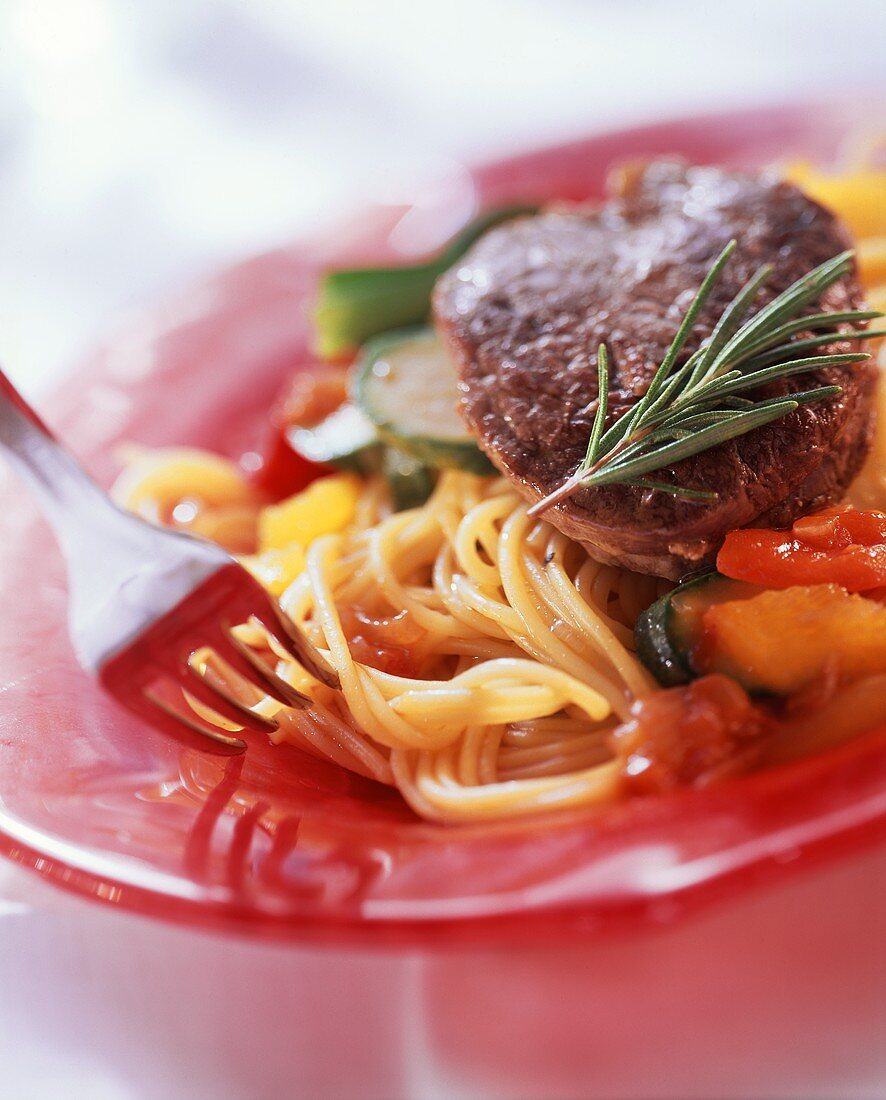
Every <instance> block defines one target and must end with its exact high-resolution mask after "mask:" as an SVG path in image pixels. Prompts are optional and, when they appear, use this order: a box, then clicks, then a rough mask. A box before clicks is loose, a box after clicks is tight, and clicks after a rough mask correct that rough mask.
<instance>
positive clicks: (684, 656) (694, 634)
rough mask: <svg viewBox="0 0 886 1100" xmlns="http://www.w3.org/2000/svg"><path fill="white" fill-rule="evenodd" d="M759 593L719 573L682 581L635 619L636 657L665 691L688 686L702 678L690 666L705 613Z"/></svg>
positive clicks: (692, 666)
mask: <svg viewBox="0 0 886 1100" xmlns="http://www.w3.org/2000/svg"><path fill="white" fill-rule="evenodd" d="M760 591H762V589H760V588H759V587H758V586H757V585H754V584H746V583H745V582H744V581H733V580H730V579H729V577H724V576H723V575H722V574H720V573H705V574H704V576H701V577H696V578H694V579H693V580H689V581H684V582H683V584H679V585H677V587H676V588H674V589H672V590H671V591H670V592H668V593H666V594H665V595H664V596H662V597H661V599H659V600H656V601H655V603H654V604H652V605H651V607H648V608H647V609H646V610H645V611H644V612H643V614H642V615H641V616H640V617H639V618H638V619H637V623H636V626H635V627H634V640H635V642H636V646H637V656H638V657H639V658H640V660H641V661H642V662H643V664H644V665H645V666H646V667H647V668H648V669H649V671H650V672H651V673H652V675H653V676H654V677H655V678H656V680H658V682H659V683H660V684H662V685H663V686H664V687H673V686H675V685H676V684H686V683H688V682H689V681H690V680H693V679H695V677H696V676H700V675H701V672H700V671H699V670H698V669H696V668H695V666H694V665H693V654H694V652H695V650H696V648H697V646H698V643H699V641H700V640H701V625H702V624H701V621H702V617H703V616H704V613H705V611H707V609H708V608H709V607H712V606H713V605H714V604H716V603H725V602H726V601H727V600H746V599H749V598H750V597H751V596H756V595H757V594H758V593H759V592H760ZM745 686H746V687H749V685H745Z"/></svg>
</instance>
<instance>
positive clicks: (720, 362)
mask: <svg viewBox="0 0 886 1100" xmlns="http://www.w3.org/2000/svg"><path fill="white" fill-rule="evenodd" d="M735 248H736V242H735V241H734V240H733V241H730V242H729V244H728V245H727V246H726V247H725V248H724V249H723V251H722V252H721V253H720V255H719V256H718V257H717V259H716V261H715V262H714V265H713V266H712V267H711V269H710V271H709V272H708V274H707V275H706V277H705V279H704V281H703V282H702V284H701V286H700V287H699V289H698V293H697V294H696V295H695V297H694V298H693V300H692V302H691V304H690V306H689V309H688V310H687V311H686V314H685V316H684V318H683V321H682V323H681V324H680V327H679V329H678V330H677V334H676V336H675V337H674V339H673V341H672V343H671V345H670V347H669V348H668V351H667V354H666V355H665V357H664V359H663V360H662V362H661V365H660V366H659V368H658V369H657V370H656V372H655V374H654V375H653V377H652V381H651V382H650V384H649V388H648V389H647V391H646V393H645V394H644V395H643V397H642V398H641V399H640V400H639V401H638V402H637V404H636V405H634V406H633V408H631V409H628V410H627V412H625V413H623V414H622V415H621V416H620V417H618V418H617V419H616V420H615V422H614V423H613V424H611V425H610V427H608V428H607V427H606V414H607V409H608V396H609V353H608V351H607V349H606V345H605V344H600V347H599V349H598V352H597V382H598V390H597V392H598V395H599V397H598V401H597V411H596V414H595V416H594V423H593V426H592V428H591V436H590V439H589V440H588V447H587V451H586V453H585V457H584V458H583V459H582V461H581V463H580V465H579V467H578V469H577V470H576V471H575V473H574V474H572V476H571V477H569V478H567V480H566V481H564V482H563V484H562V485H560V486H559V488H557V489H555V490H554V491H553V492H552V493H549V494H548V495H547V496H546V497H545V498H544V499H543V500H540V501H538V502H537V503H536V504H534V505H533V506H532V507H531V508H530V509H529V514H530V515H538V514H539V513H541V512H543V511H545V510H546V509H547V508H550V507H551V505H553V504H556V503H557V502H558V501H561V500H564V499H565V498H566V497H568V496H570V495H571V494H572V493H574V492H575V491H576V489H578V488H580V487H585V488H593V487H595V486H600V485H635V486H639V487H642V488H644V489H646V490H648V491H651V492H661V493H669V494H670V495H671V496H675V497H681V498H683V499H686V500H697V501H703V500H714V499H716V497H717V494H716V493H713V492H707V491H706V490H703V489H691V488H688V487H684V486H680V485H671V484H669V483H667V482H663V481H657V480H654V479H649V478H648V477H647V475H648V474H651V473H654V472H655V471H656V470H660V469H661V468H662V467H664V466H669V465H671V464H672V463H675V462H680V461H682V460H683V459H685V458H690V457H691V456H692V455H697V454H700V453H701V452H702V451H707V450H709V449H710V448H712V447H716V446H718V445H719V444H721V443H725V442H726V440H728V439H734V438H735V437H736V436H739V435H744V434H745V433H746V432H750V431H753V430H754V429H755V428H759V427H762V425H764V424H768V423H769V422H770V421H772V420H778V419H780V418H781V417H783V416H786V415H787V414H788V413H790V412H793V411H794V409H796V408H797V407H798V406H800V405H804V404H809V403H810V402H812V401H821V400H822V399H823V398H827V397H833V396H834V395H836V394H838V393H839V392H840V387H839V386H818V387H816V388H814V389H810V390H804V391H802V392H799V393H792V394H787V395H785V396H784V397H777V398H765V399H760V400H753V399H751V398H748V397H747V396H745V394H746V392H747V391H748V390H753V389H756V388H758V387H759V386H762V385H765V384H768V383H770V382H774V381H776V380H777V379H780V378H787V377H789V376H791V375H794V374H805V373H807V372H808V371H817V370H823V369H824V368H825V367H835V366H845V365H847V364H850V363H861V362H863V361H864V360H865V359H869V358H870V356H869V355H867V354H864V353H862V352H851V353H847V354H842V355H837V354H833V355H816V354H814V352H815V350H816V349H817V348H819V347H821V346H822V345H827V344H832V343H834V342H835V341H837V340H853V341H854V340H864V339H867V338H869V337H872V336H882V335H884V333H882V332H868V331H866V330H864V329H857V328H852V329H850V330H849V331H847V332H836V331H835V328H834V327H835V326H836V325H838V324H849V325H858V324H860V323H862V322H865V321H870V320H872V319H874V318H875V317H882V316H883V314H882V313H878V312H877V311H875V310H847V311H844V312H840V313H816V314H813V315H811V316H806V317H804V316H802V312H803V310H804V309H806V308H807V307H808V306H809V305H810V304H812V303H813V302H816V301H817V300H818V299H819V298H820V297H821V295H822V294H823V293H824V291H825V290H827V288H828V287H829V286H831V285H832V284H833V283H835V282H837V281H838V280H839V279H841V278H843V276H844V275H847V274H848V273H849V272H850V271H851V269H852V256H853V253H852V252H842V253H840V255H839V256H834V257H833V259H830V260H827V261H826V262H825V263H823V264H821V265H819V266H818V267H817V268H815V270H814V271H810V272H809V273H808V274H806V275H804V276H803V277H802V278H800V279H798V280H797V281H796V282H795V283H794V284H793V285H792V286H790V287H788V288H787V290H784V291H782V293H781V294H779V295H778V297H776V298H774V299H773V300H772V301H771V302H769V304H768V305H766V306H764V307H763V309H761V310H760V311H759V312H757V313H755V314H754V315H753V316H751V317H750V318H749V317H748V312H749V310H750V308H751V305H752V304H753V301H754V299H755V298H756V296H757V293H758V291H759V290H760V287H761V286H762V285H763V284H764V283H765V282H766V279H767V278H768V277H769V275H770V274H771V272H772V268H771V266H770V265H768V264H767V265H764V266H763V267H761V268H760V269H759V270H758V271H757V272H756V274H755V275H754V276H753V277H752V278H751V279H750V280H749V281H748V282H747V283H746V284H745V285H744V286H743V287H742V288H741V290H740V291H739V292H738V294H736V296H735V297H734V298H733V299H732V301H731V302H730V303H729V305H728V306H726V308H725V309H724V310H723V313H722V314H721V316H720V318H719V320H718V321H717V323H716V325H715V326H714V329H713V331H712V333H711V336H710V338H709V339H708V340H707V341H706V342H705V343H704V344H703V345H702V346H701V347H700V348H699V349H698V350H697V351H695V352H693V354H692V355H690V356H689V358H688V359H687V360H686V361H685V362H684V363H683V364H682V365H681V366H677V361H678V359H679V357H680V353H681V352H682V351H683V349H684V346H685V344H686V341H687V339H688V338H689V335H690V333H691V331H692V327H693V325H694V324H695V321H696V319H697V317H698V314H699V312H700V311H701V309H702V308H703V306H704V304H705V302H706V301H707V299H708V297H709V296H710V293H711V291H712V289H713V288H714V286H715V284H716V282H717V280H718V279H719V277H720V275H721V273H722V271H723V268H724V267H725V266H726V264H727V263H728V261H729V258H730V256H731V255H732V253H733V252H734V251H735ZM799 332H802V333H808V332H812V333H814V334H815V335H812V336H804V338H803V339H800V340H793V341H792V340H791V337H792V336H794V335H795V334H796V333H799Z"/></svg>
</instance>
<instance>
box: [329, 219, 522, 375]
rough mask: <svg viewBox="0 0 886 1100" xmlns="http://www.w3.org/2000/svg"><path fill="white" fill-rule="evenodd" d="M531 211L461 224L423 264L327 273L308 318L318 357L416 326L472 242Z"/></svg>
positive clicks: (343, 351) (338, 352) (332, 354)
mask: <svg viewBox="0 0 886 1100" xmlns="http://www.w3.org/2000/svg"><path fill="white" fill-rule="evenodd" d="M537 211H538V207H537V206H528V205H521V206H504V207H499V208H498V209H496V210H490V211H489V212H488V213H486V214H482V215H480V217H478V218H475V219H474V220H473V221H472V222H470V223H469V224H468V225H466V226H465V227H464V229H462V231H461V232H460V233H459V234H458V235H457V236H455V237H454V238H453V239H452V240H451V241H450V242H449V244H448V245H447V246H446V248H445V249H444V250H443V252H441V253H440V255H439V256H437V257H436V258H435V259H433V260H429V261H428V262H426V263H422V264H414V265H412V266H409V267H362V268H350V269H344V270H340V271H330V272H329V273H328V274H327V275H326V276H325V277H324V279H323V281H322V283H321V284H320V295H319V298H318V301H317V306H316V309H315V313H314V323H315V327H316V344H317V350H318V352H319V353H320V354H321V355H323V356H325V357H330V356H336V355H342V354H343V353H345V352H347V351H351V350H353V349H354V348H358V347H360V345H361V344H363V343H364V342H365V341H366V340H368V339H369V338H370V337H371V336H377V335H378V334H379V333H382V332H388V331H390V330H391V329H395V328H401V327H405V326H406V325H418V324H421V323H422V322H423V321H425V320H426V319H427V317H428V313H429V312H430V308H431V291H432V290H433V289H434V283H435V282H436V281H437V279H438V277H439V276H440V275H442V274H443V272H444V271H446V270H447V269H448V268H450V267H452V265H453V264H454V263H456V262H457V261H458V260H459V259H460V257H461V256H463V255H464V254H465V252H467V250H468V249H469V248H470V246H471V245H472V244H473V243H474V241H476V240H477V238H478V237H481V236H482V235H483V234H484V233H485V232H486V230H487V229H490V228H491V227H492V226H493V225H497V224H498V222H502V221H507V220H509V219H510V218H516V217H519V216H520V215H521V214H535V213H536V212H537Z"/></svg>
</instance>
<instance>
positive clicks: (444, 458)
mask: <svg viewBox="0 0 886 1100" xmlns="http://www.w3.org/2000/svg"><path fill="white" fill-rule="evenodd" d="M353 387H354V393H353V397H354V400H355V401H356V403H357V404H358V405H359V406H360V408H361V409H362V410H363V412H364V413H365V414H366V416H367V417H368V418H369V420H371V421H372V423H373V424H375V426H376V428H377V429H378V434H379V435H380V436H381V438H382V439H383V440H384V441H385V442H386V443H389V444H390V445H391V446H392V447H396V448H397V449H398V450H401V451H405V452H406V454H409V455H412V457H413V458H415V459H417V460H418V461H419V462H421V463H423V464H424V465H425V466H433V467H436V468H441V467H447V466H451V467H456V468H457V469H460V470H467V471H469V472H470V473H474V474H491V473H493V472H494V470H493V467H492V464H491V463H490V461H489V459H488V458H487V457H486V456H485V455H484V454H483V452H482V451H481V450H480V448H479V447H478V446H477V444H476V443H475V442H474V440H473V439H472V437H471V436H470V435H469V434H468V430H467V428H466V427H465V425H464V424H463V422H462V420H461V417H460V416H459V415H458V376H457V375H456V372H455V365H454V364H453V362H452V359H451V358H450V356H449V354H448V353H447V352H446V350H445V348H444V347H443V345H442V343H441V342H440V340H439V339H438V338H437V335H436V333H435V332H434V330H433V329H430V328H418V329H406V330H404V331H401V332H392V333H387V334H386V335H384V336H379V337H376V339H374V340H371V341H370V342H369V343H368V344H367V345H366V347H365V348H364V349H363V355H362V358H361V360H360V362H359V363H358V365H357V368H356V371H355V374H354V376H353Z"/></svg>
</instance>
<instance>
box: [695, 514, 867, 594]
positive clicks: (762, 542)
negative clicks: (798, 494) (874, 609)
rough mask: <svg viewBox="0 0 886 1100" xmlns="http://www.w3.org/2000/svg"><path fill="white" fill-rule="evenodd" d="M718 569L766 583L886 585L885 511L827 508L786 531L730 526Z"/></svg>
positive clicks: (852, 587)
mask: <svg viewBox="0 0 886 1100" xmlns="http://www.w3.org/2000/svg"><path fill="white" fill-rule="evenodd" d="M717 568H718V569H719V570H720V572H721V573H724V574H725V575H726V576H727V577H733V578H735V579H736V580H741V581H750V582H751V583H752V584H762V585H766V586H767V587H769V588H789V587H791V586H792V585H798V584H799V585H804V584H806V585H808V584H839V585H840V586H841V587H842V588H845V589H846V590H847V591H848V592H870V591H872V590H874V589H878V588H882V587H884V586H886V514H884V513H883V512H875V511H874V512H862V511H855V510H854V509H850V508H842V509H839V508H828V509H826V510H825V511H823V512H818V513H816V514H814V515H811V516H804V517H803V519H798V520H797V521H796V522H795V523H794V526H793V528H792V529H791V530H790V531H772V530H769V529H757V528H753V527H745V528H741V529H740V530H738V531H730V532H729V534H728V535H727V536H726V541H725V543H724V544H723V546H722V548H721V549H720V553H719V555H718V557H717Z"/></svg>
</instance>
